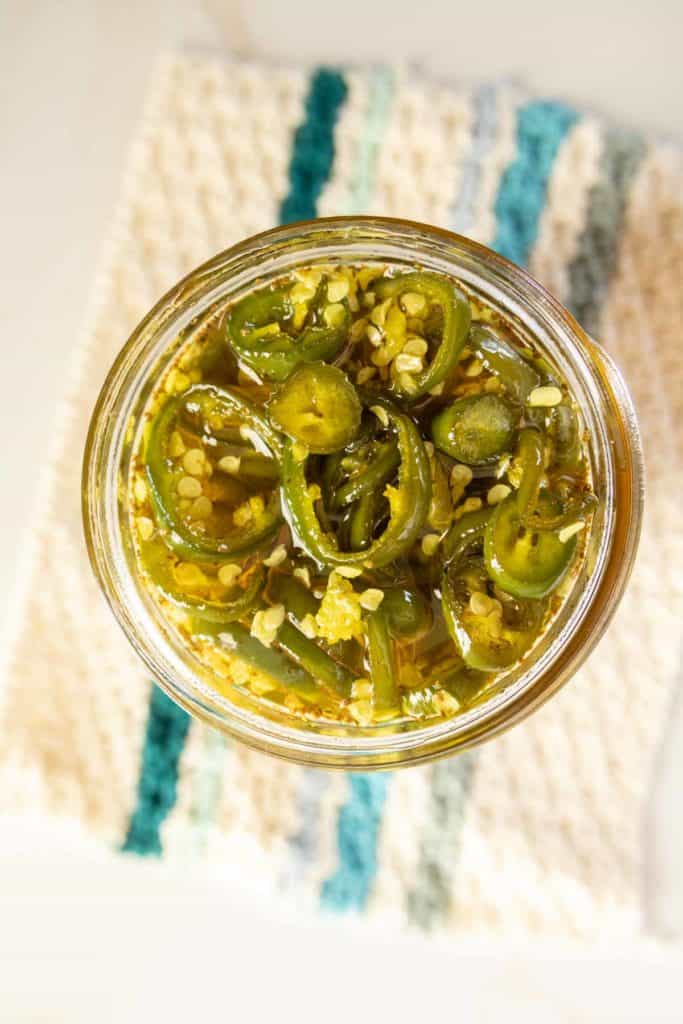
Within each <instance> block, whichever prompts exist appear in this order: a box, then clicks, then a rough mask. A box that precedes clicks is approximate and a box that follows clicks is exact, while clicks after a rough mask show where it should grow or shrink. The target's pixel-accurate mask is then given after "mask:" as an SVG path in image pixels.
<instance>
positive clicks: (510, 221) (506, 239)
mask: <svg viewBox="0 0 683 1024" xmlns="http://www.w3.org/2000/svg"><path fill="white" fill-rule="evenodd" d="M577 118H578V115H577V113H576V111H574V110H572V109H571V108H570V107H566V106H564V104H562V103H555V102H552V101H534V102H533V103H527V104H526V105H525V106H523V107H521V108H520V110H519V111H518V113H517V155H516V157H515V159H514V160H513V162H512V163H511V164H510V165H509V167H508V168H507V169H506V171H505V174H504V175H503V178H502V181H501V183H500V188H499V190H498V195H497V197H496V203H495V213H496V219H497V225H498V226H497V230H496V237H495V240H494V242H493V248H494V249H495V250H496V251H497V252H499V253H500V254H501V256H506V257H507V258H508V259H509V260H512V262H513V263H519V264H524V263H526V262H527V260H528V258H529V253H530V252H531V247H532V245H533V244H534V242H535V240H536V235H537V234H538V225H539V221H540V218H541V213H542V212H543V207H544V205H545V200H546V194H547V191H548V181H549V179H550V174H551V172H552V169H553V164H554V162H555V158H556V156H557V151H558V150H559V148H560V146H561V144H562V142H563V140H564V138H565V137H566V135H567V133H568V132H569V130H570V128H571V127H572V125H573V124H575V122H576V121H577Z"/></svg>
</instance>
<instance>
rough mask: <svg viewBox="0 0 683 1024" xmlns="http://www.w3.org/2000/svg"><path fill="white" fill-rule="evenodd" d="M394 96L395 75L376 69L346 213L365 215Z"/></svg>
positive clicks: (370, 199)
mask: <svg viewBox="0 0 683 1024" xmlns="http://www.w3.org/2000/svg"><path fill="white" fill-rule="evenodd" d="M393 95H394V76H393V73H392V71H391V70H390V69H389V68H377V69H376V70H375V71H373V72H372V75H371V78H370V97H369V101H368V111H367V114H366V118H365V126H364V128H363V134H362V136H361V138H360V141H359V144H358V157H357V160H356V168H355V174H354V179H353V181H352V183H351V194H350V196H349V203H348V208H347V211H346V212H347V213H349V214H351V213H368V212H369V211H368V208H369V206H370V203H371V201H372V197H373V193H374V190H375V177H376V174H375V172H376V167H377V157H378V155H379V147H380V146H381V144H382V139H383V138H384V134H385V131H386V126H387V122H388V120H389V115H390V113H391V103H392V99H393Z"/></svg>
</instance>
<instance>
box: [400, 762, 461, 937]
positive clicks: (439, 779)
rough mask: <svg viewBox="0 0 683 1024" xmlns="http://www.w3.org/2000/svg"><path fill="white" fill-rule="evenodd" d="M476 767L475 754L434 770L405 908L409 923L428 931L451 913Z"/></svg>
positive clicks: (438, 766)
mask: <svg viewBox="0 0 683 1024" xmlns="http://www.w3.org/2000/svg"><path fill="white" fill-rule="evenodd" d="M474 765H475V757H474V754H469V753H466V754H460V755H459V756H456V757H452V758H450V759H449V760H447V761H440V762H439V763H438V764H437V765H435V767H434V773H433V775H432V788H431V792H430V795H429V811H428V818H427V825H426V828H425V832H424V835H423V837H422V843H421V849H420V859H419V861H418V866H417V872H416V876H415V879H414V880H413V881H414V887H413V888H412V889H411V890H410V891H409V892H408V897H407V906H406V909H407V911H408V917H409V919H410V920H411V921H412V922H413V923H414V924H416V925H418V926H419V927H421V928H424V929H425V930H429V929H430V928H433V927H434V926H435V925H437V924H440V923H441V922H442V921H443V919H444V918H445V917H446V915H447V913H448V911H449V910H450V905H451V891H452V886H453V877H454V875H455V869H456V866H457V862H458V857H459V854H460V844H461V837H462V828H463V823H464V820H465V806H466V804H467V797H468V796H469V793H470V789H471V786H472V778H473V774H474Z"/></svg>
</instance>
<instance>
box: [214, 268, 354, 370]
mask: <svg viewBox="0 0 683 1024" xmlns="http://www.w3.org/2000/svg"><path fill="white" fill-rule="evenodd" d="M295 287H296V285H294V286H293V287H285V288H263V289H261V291H258V292H254V293H252V294H251V295H246V296H245V297H244V298H243V299H242V300H241V301H240V302H238V303H237V304H236V305H235V306H234V307H233V308H232V309H231V310H230V313H229V314H228V318H227V334H228V338H229V341H230V344H231V345H232V348H233V350H234V352H235V353H236V355H237V357H238V359H239V360H241V362H243V363H244V364H245V365H246V366H248V367H250V368H251V369H252V370H254V371H255V372H256V373H258V375H259V376H260V377H263V378H265V379H266V380H275V381H282V380H285V379H286V378H287V377H288V376H289V375H290V373H291V372H292V370H293V369H294V368H295V367H296V366H297V365H298V364H299V363H313V362H319V361H321V360H322V361H331V360H333V359H334V358H335V357H336V356H337V354H338V353H339V351H340V350H341V349H342V348H343V346H344V344H345V343H346V339H347V335H348V331H349V327H350V314H349V309H348V303H347V302H346V301H343V302H329V301H327V293H328V284H327V283H326V282H325V281H323V282H321V284H320V286H319V287H318V289H317V290H316V292H315V293H314V295H313V296H312V297H311V298H312V303H311V306H310V307H309V309H310V312H309V313H308V314H307V316H306V320H310V319H312V320H313V321H315V322H314V323H312V324H311V323H305V325H304V326H303V328H302V329H301V330H300V331H299V332H298V333H297V331H296V329H295V314H296V309H295V306H296V305H297V304H296V302H295V301H294V300H293V298H292V294H293V292H294V288H295Z"/></svg>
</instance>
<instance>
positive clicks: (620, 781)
mask: <svg viewBox="0 0 683 1024" xmlns="http://www.w3.org/2000/svg"><path fill="white" fill-rule="evenodd" d="M681 180H682V177H681V171H680V168H678V167H677V166H676V163H675V160H674V159H673V157H672V155H671V154H670V153H668V152H666V151H663V150H660V151H659V152H657V153H655V154H653V155H652V156H650V157H649V158H648V159H647V160H646V161H645V162H644V164H643V166H642V167H641V169H640V172H639V174H638V176H637V178H636V181H635V182H634V185H633V188H632V192H631V195H630V199H629V203H628V207H627V215H626V221H625V228H624V234H623V237H622V243H621V246H620V252H619V259H618V266H617V268H616V273H615V276H614V278H613V281H612V284H611V287H610V292H609V297H608V301H607V304H606V306H605V309H604V311H603V317H602V337H603V340H604V341H605V343H606V345H607V347H608V348H609V349H610V350H611V351H612V352H613V354H614V355H615V357H616V358H617V360H618V361H619V362H620V364H621V366H622V369H623V370H624V372H625V374H626V376H627V378H628V380H629V382H630V384H631V387H632V389H633V392H634V396H635V399H636V403H637V405H638V407H639V413H640V418H641V426H642V429H643V435H644V439H645V445H646V454H647V457H648V465H649V478H648V500H647V512H646V517H645V523H644V533H643V539H642V543H641V549H640V554H639V557H638V561H637V565H636V569H635V572H634V575H633V578H632V581H631V584H630V586H629V589H628V591H627V593H626V595H625V597H624V600H623V601H622V604H621V606H620V609H619V611H618V613H617V616H616V619H615V621H614V622H613V624H612V625H611V627H610V629H609V630H608V632H607V634H606V636H605V637H604V639H603V640H602V642H601V643H600V646H599V648H598V650H597V651H596V652H595V653H594V654H593V655H592V657H591V658H590V659H589V661H588V663H587V664H586V665H585V666H584V668H583V669H582V670H581V671H580V672H579V673H578V674H577V676H576V678H575V679H574V680H573V681H572V682H571V683H570V684H569V685H568V686H567V687H566V688H565V689H564V690H563V691H562V693H560V694H559V695H558V696H557V697H556V698H554V699H553V700H552V701H550V703H549V704H548V705H546V706H545V707H544V708H543V709H542V710H541V711H539V712H538V713H537V714H535V715H534V716H532V718H531V719H529V721H528V722H527V723H525V724H524V725H522V726H519V727H517V728H515V729H513V730H512V731H511V732H510V733H508V734H507V735H506V736H504V737H502V738H501V739H500V740H498V741H496V743H495V744H492V745H491V746H487V747H484V748H483V750H482V752H481V754H480V758H479V765H478V769H477V773H476V777H475V783H474V789H473V793H472V797H471V800H470V805H469V808H468V814H467V821H466V827H465V832H464V836H463V852H462V859H461V865H460V870H459V872H458V886H457V901H456V914H457V924H458V925H464V926H468V927H475V928H479V927H491V926H493V927H495V928H498V929H502V930H514V929H516V928H519V927H531V928H534V929H539V930H544V931H554V930H558V929H560V930H562V931H567V930H570V931H574V932H577V933H583V934H590V933H598V932H600V933H601V934H605V933H610V932H612V931H614V930H615V929H617V930H618V929H620V928H622V929H623V927H624V926H626V925H631V926H634V925H635V922H636V920H637V917H638V912H639V903H638V899H639V876H640V858H641V835H640V828H641V825H640V822H641V811H642V802H643V799H644V797H645V794H646V792H647V786H648V782H649V778H650V770H651V759H652V755H653V750H654V748H655V745H656V742H657V738H658V735H659V732H660V727H661V724H662V722H663V719H664V715H665V713H666V708H667V706H668V695H669V690H670V687H671V685H672V683H673V680H674V679H675V678H676V673H677V671H678V667H679V665H678V662H679V656H680V651H679V643H678V638H679V636H680V622H681V617H682V615H683V522H682V520H681V516H680V510H679V508H678V496H677V494H676V493H674V492H675V488H672V486H671V482H672V480H678V479H681V475H682V473H683V457H682V453H681V447H682V446H681V440H682V439H683V434H682V431H683V426H682V424H683V419H682V417H681V413H682V412H683V409H682V408H681V404H682V396H683V352H682V350H681V347H680V324H681V322H683V304H682V301H683V300H682V296H681V290H680V268H681V266H683V197H682V195H681ZM506 882H507V884H505V883H506ZM455 923H456V919H454V924H455Z"/></svg>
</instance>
